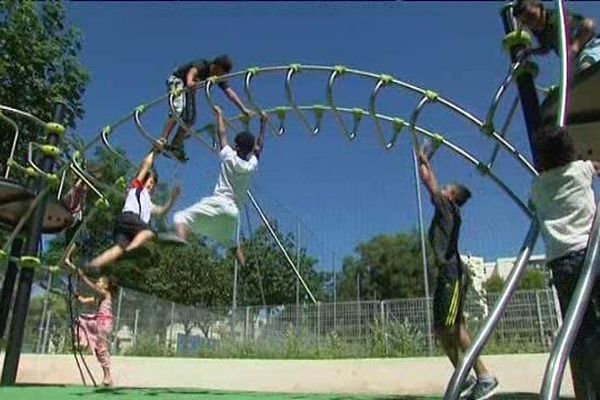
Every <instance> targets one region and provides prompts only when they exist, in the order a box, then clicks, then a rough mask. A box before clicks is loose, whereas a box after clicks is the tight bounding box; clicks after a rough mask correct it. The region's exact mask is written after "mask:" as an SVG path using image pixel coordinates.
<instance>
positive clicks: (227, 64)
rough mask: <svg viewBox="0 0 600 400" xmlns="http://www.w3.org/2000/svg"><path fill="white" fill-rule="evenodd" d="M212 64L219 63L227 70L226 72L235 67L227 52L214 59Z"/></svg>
mask: <svg viewBox="0 0 600 400" xmlns="http://www.w3.org/2000/svg"><path fill="white" fill-rule="evenodd" d="M212 64H214V65H218V66H219V67H221V68H222V69H223V71H225V73H226V74H228V73H230V72H231V70H232V69H233V62H232V61H231V59H230V58H229V56H228V55H227V54H223V55H220V56H219V57H217V58H215V59H214V60H213V61H212Z"/></svg>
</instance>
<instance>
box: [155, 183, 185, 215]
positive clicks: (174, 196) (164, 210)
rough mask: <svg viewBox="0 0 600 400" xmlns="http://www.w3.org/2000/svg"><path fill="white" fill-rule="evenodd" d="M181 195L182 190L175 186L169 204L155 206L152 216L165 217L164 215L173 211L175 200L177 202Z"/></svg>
mask: <svg viewBox="0 0 600 400" xmlns="http://www.w3.org/2000/svg"><path fill="white" fill-rule="evenodd" d="M180 194H181V188H180V187H179V186H175V187H174V188H173V190H172V191H171V195H170V196H169V199H168V200H167V202H166V203H165V204H163V205H162V206H154V207H153V208H152V214H155V215H163V214H166V213H168V212H169V210H170V209H171V207H173V204H174V203H175V200H177V198H178V197H179V195H180Z"/></svg>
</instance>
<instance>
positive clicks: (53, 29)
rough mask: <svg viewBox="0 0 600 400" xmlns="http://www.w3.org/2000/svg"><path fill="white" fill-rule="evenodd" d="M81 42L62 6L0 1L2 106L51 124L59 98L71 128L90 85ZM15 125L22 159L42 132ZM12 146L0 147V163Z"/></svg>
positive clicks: (0, 144)
mask: <svg viewBox="0 0 600 400" xmlns="http://www.w3.org/2000/svg"><path fill="white" fill-rule="evenodd" d="M81 40H82V35H81V33H80V31H79V30H78V29H76V28H75V27H73V26H70V25H68V24H67V22H66V16H65V10H64V7H63V5H62V3H61V2H58V1H49V2H41V3H38V2H33V1H18V0H6V1H2V2H0V103H1V104H3V105H7V106H10V107H13V108H18V109H21V110H24V111H27V112H30V113H32V114H34V115H36V116H37V117H38V118H41V119H42V120H45V121H50V120H52V117H53V112H54V105H53V102H54V100H55V99H59V98H60V99H62V100H64V101H66V102H67V104H68V105H69V106H70V108H72V109H73V110H74V111H75V115H71V114H69V113H68V114H67V116H66V121H67V125H68V126H70V127H74V126H75V119H76V118H81V117H83V114H84V112H83V109H82V105H81V97H82V95H83V92H84V90H85V86H86V84H87V83H88V81H89V75H88V72H87V71H86V69H85V67H83V65H82V64H81V63H80V62H79V60H78V55H79V52H80V50H81ZM18 122H22V121H18ZM1 126H2V128H3V129H6V126H5V125H4V123H2V125H1ZM19 126H20V129H21V131H20V135H21V136H20V140H19V147H18V154H22V155H24V154H25V153H24V149H25V148H26V146H27V143H28V142H29V141H32V140H35V139H36V138H37V137H38V135H39V133H40V132H39V128H37V127H33V126H32V125H31V124H28V123H23V124H21V123H20V124H19ZM10 145H11V140H2V141H1V142H0V159H2V160H6V159H7V158H8V154H9V151H10Z"/></svg>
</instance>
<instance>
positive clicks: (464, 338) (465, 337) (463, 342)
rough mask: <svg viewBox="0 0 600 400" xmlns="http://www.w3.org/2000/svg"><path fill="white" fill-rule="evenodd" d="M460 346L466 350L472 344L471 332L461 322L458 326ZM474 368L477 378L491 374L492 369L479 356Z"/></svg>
mask: <svg viewBox="0 0 600 400" xmlns="http://www.w3.org/2000/svg"><path fill="white" fill-rule="evenodd" d="M458 346H459V347H460V349H461V350H462V351H463V352H466V351H467V350H468V349H469V347H470V346H471V337H470V336H469V332H467V328H466V327H465V326H464V324H460V325H459V327H458ZM473 369H474V370H475V374H476V375H477V378H481V377H484V376H489V375H491V372H490V370H489V369H488V368H487V367H486V366H485V364H484V363H483V361H481V358H479V357H477V360H476V361H475V366H474V367H473Z"/></svg>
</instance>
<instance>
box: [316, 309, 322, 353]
mask: <svg viewBox="0 0 600 400" xmlns="http://www.w3.org/2000/svg"><path fill="white" fill-rule="evenodd" d="M320 344H321V302H320V301H319V302H317V346H320Z"/></svg>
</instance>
